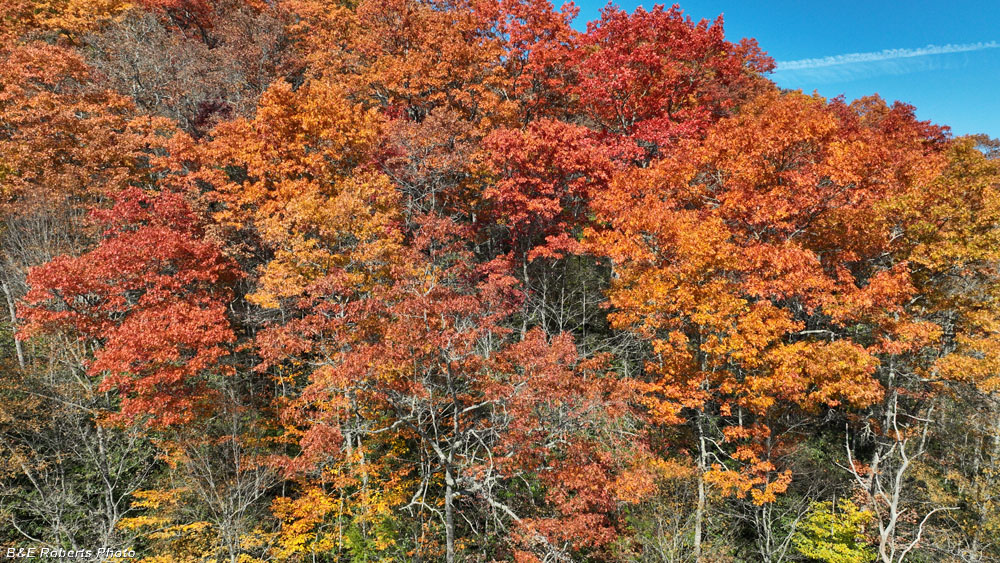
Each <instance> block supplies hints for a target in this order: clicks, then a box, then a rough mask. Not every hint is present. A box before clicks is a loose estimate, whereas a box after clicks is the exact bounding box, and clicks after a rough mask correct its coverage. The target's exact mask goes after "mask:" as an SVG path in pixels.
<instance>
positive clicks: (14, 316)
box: [0, 282, 25, 369]
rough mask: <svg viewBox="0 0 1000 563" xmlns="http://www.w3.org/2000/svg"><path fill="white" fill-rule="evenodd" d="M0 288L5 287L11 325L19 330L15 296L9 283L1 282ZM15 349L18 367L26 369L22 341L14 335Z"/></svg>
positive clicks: (4, 291) (4, 292)
mask: <svg viewBox="0 0 1000 563" xmlns="http://www.w3.org/2000/svg"><path fill="white" fill-rule="evenodd" d="M0 286H2V287H3V294H4V296H5V297H6V298H7V309H8V310H9V311H10V325H11V328H12V329H14V330H17V328H16V327H17V308H15V307H14V296H13V295H12V294H11V293H10V288H9V287H8V286H7V282H0ZM14 349H15V350H16V351H17V365H19V366H21V369H24V365H25V364H24V348H23V347H22V346H21V339H19V338H18V337H17V334H16V333H15V334H14Z"/></svg>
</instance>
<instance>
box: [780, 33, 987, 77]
mask: <svg viewBox="0 0 1000 563" xmlns="http://www.w3.org/2000/svg"><path fill="white" fill-rule="evenodd" d="M998 47H1000V43H997V42H996V41H989V42H979V43H965V44H961V45H952V44H948V45H928V46H926V47H921V48H919V49H885V50H884V51H874V52H871V53H846V54H843V55H833V56H830V57H820V58H817V59H800V60H797V61H782V62H778V63H777V67H778V68H777V70H778V71H779V72H780V71H785V70H807V69H813V68H824V67H830V66H839V65H850V64H857V63H871V62H877V61H888V60H892V59H908V58H912V57H926V56H928V55H946V54H948V53H965V52H969V51H982V50H984V49H996V48H998Z"/></svg>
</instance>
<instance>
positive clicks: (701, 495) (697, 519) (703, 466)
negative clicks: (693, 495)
mask: <svg viewBox="0 0 1000 563" xmlns="http://www.w3.org/2000/svg"><path fill="white" fill-rule="evenodd" d="M697 416H698V506H697V508H696V509H695V512H694V559H695V561H698V562H700V561H701V541H702V526H703V523H704V520H705V471H706V470H707V457H708V452H707V451H706V447H705V430H704V427H703V426H702V416H703V415H702V413H701V412H699V413H698V415H697Z"/></svg>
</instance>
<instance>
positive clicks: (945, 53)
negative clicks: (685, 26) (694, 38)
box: [574, 0, 1000, 137]
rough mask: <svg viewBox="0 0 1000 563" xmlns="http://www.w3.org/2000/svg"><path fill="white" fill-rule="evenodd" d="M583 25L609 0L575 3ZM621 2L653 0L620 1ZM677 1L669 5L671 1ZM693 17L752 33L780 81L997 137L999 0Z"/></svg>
mask: <svg viewBox="0 0 1000 563" xmlns="http://www.w3.org/2000/svg"><path fill="white" fill-rule="evenodd" d="M576 4H577V5H578V6H579V7H580V15H579V17H578V18H577V19H576V21H575V22H574V25H575V26H576V27H577V28H578V29H583V28H584V27H586V23H585V22H587V21H590V20H593V19H596V18H597V17H599V13H600V10H601V8H603V7H604V5H605V3H604V2H602V1H600V0H581V1H579V2H576ZM615 4H616V5H618V6H620V7H621V8H623V9H627V10H632V9H634V8H635V7H637V6H645V7H646V8H647V9H648V8H652V6H653V5H654V4H655V2H641V1H637V0H622V1H620V2H615ZM666 4H668V5H669V4H670V2H666ZM681 7H682V8H683V9H684V11H685V13H687V14H688V15H690V16H691V17H692V18H695V19H702V18H708V19H710V20H711V19H714V18H716V17H717V16H719V15H720V14H722V15H723V16H724V18H725V22H726V36H727V37H729V38H730V39H731V40H735V39H738V38H740V37H754V38H756V39H757V41H758V42H759V43H760V45H761V48H762V49H764V50H765V51H767V53H768V55H770V56H771V57H773V58H774V59H775V61H777V63H778V64H777V69H776V71H775V72H774V74H773V75H772V79H774V80H775V81H776V82H777V83H778V84H779V85H780V86H782V87H785V88H796V89H802V90H803V91H805V92H807V93H810V92H812V91H813V90H817V91H818V92H819V93H820V94H822V95H823V96H826V97H834V96H838V95H841V94H843V95H846V96H847V98H848V99H854V98H859V97H862V96H866V95H869V94H873V93H878V94H879V95H881V96H882V97H883V98H886V99H888V100H900V101H903V102H906V103H909V104H913V105H914V106H916V107H917V115H918V116H920V117H921V118H922V119H930V120H932V121H934V122H935V123H941V124H945V125H948V126H950V127H951V128H952V130H953V131H954V132H955V133H956V134H960V135H965V134H976V133H985V134H988V135H990V136H992V137H1000V43H998V42H1000V27H998V24H1000V3H997V2H983V1H980V0H958V1H955V2H938V1H931V0H914V1H909V2H896V1H883V2H864V1H856V0H849V1H843V2H802V1H797V0H766V1H762V2H747V1H743V0H690V1H687V2H682V3H681Z"/></svg>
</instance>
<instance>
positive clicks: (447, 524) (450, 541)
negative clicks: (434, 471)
mask: <svg viewBox="0 0 1000 563" xmlns="http://www.w3.org/2000/svg"><path fill="white" fill-rule="evenodd" d="M444 476H445V477H444V486H445V489H444V528H445V560H446V561H447V562H448V563H455V507H454V499H455V491H454V486H453V485H454V482H455V480H454V478H452V475H451V469H445V473H444Z"/></svg>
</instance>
